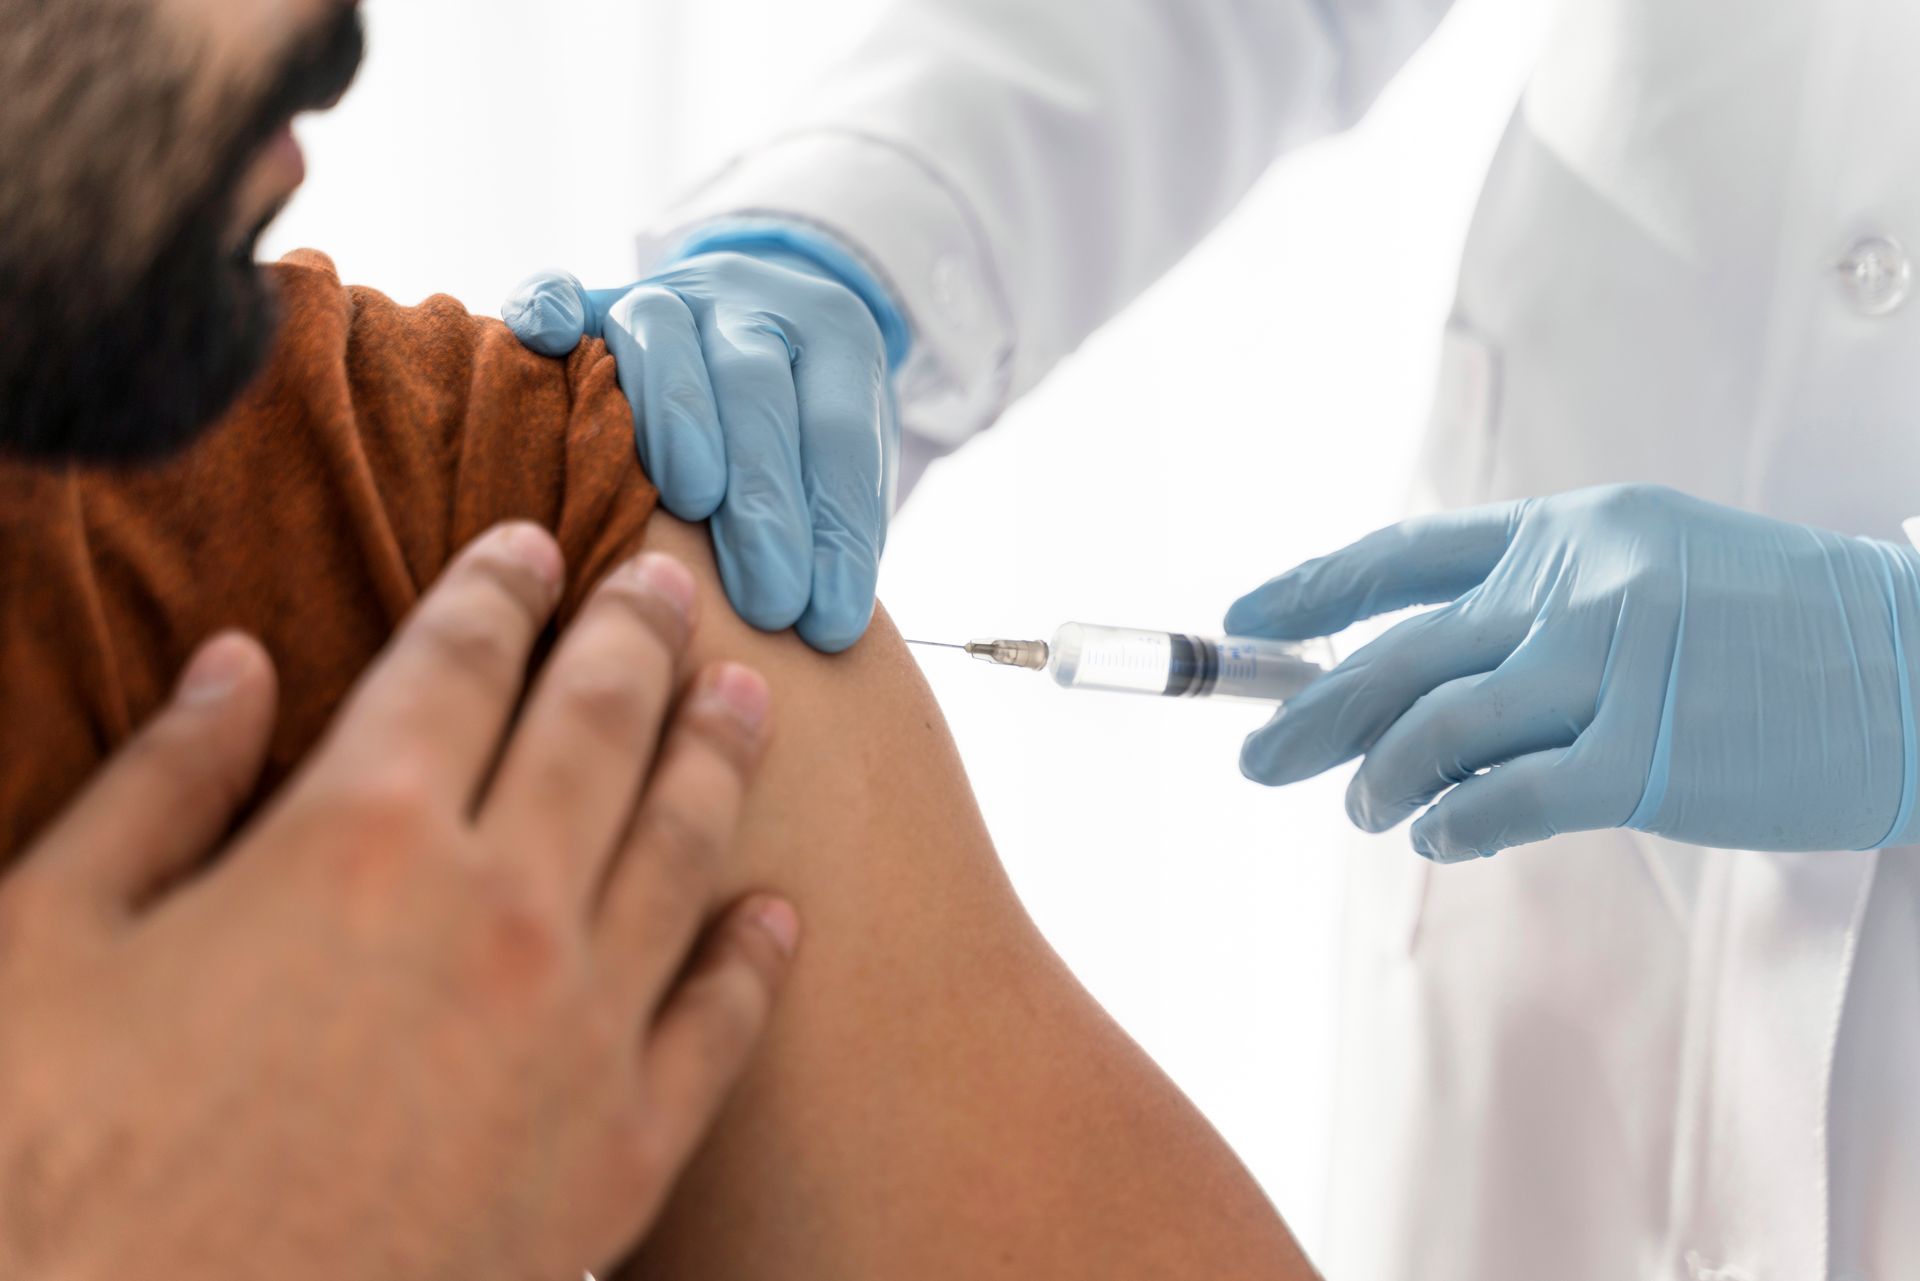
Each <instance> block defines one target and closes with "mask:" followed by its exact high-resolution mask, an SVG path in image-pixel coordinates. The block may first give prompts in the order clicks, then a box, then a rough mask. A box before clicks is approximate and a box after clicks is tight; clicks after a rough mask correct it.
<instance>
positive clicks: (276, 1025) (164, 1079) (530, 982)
mask: <svg viewBox="0 0 1920 1281" xmlns="http://www.w3.org/2000/svg"><path fill="white" fill-rule="evenodd" d="M561 578H562V569H561V562H560V555H559V552H558V550H557V548H555V547H554V545H553V543H552V541H551V540H550V539H549V538H548V537H547V536H546V535H545V534H544V533H542V532H540V531H538V530H536V529H533V528H530V527H526V526H511V527H507V528H504V529H501V530H499V531H496V532H495V533H494V534H492V535H489V536H488V537H487V538H485V539H483V540H481V541H480V542H479V543H477V544H476V545H475V546H474V547H473V548H471V549H469V551H468V552H467V553H466V554H464V555H463V556H462V557H461V558H460V559H459V560H458V561H457V562H456V563H455V565H454V566H453V568H452V569H450V570H449V571H448V572H447V574H446V576H445V578H444V579H443V580H442V581H441V583H440V584H439V586H438V587H436V588H435V589H434V591H433V592H432V593H431V594H430V595H429V596H428V597H427V598H426V599H425V600H424V601H423V602H422V603H421V605H420V607H419V609H418V610H417V612H416V614H415V615H414V617H413V618H412V620H411V621H410V622H409V623H408V624H407V625H406V627H405V628H404V630H403V631H402V633H401V634H400V636H399V637H398V638H397V639H396V640H395V642H394V643H393V645H392V646H391V647H390V649H389V650H388V652H387V654H386V655H385V656H384V658H383V659H382V660H381V661H380V662H379V664H378V665H377V666H376V667H375V668H374V669H373V670H372V671H371V672H370V673H369V675H368V676H367V677H366V678H365V679H364V680H363V682H362V684H361V685H360V687H359V688H358V690H357V691H356V692H355V694H354V696H353V698H352V701H351V703H350V705H349V706H348V708H347V709H346V711H345V712H344V713H343V714H342V716H341V718H340V720H339V721H338V723H337V724H336V725H335V727H334V729H333V731H332V733H331V735H330V737H329V739H328V740H327V742H326V743H325V744H324V745H323V746H322V747H321V748H320V749H319V751H318V752H317V753H316V754H315V755H314V757H313V758H312V759H311V761H310V762H309V764H308V766H307V767H306V768H305V769H304V770H303V772H302V773H301V774H300V776H299V777H298V778H297V779H295V780H294V781H293V782H292V783H291V784H290V785H289V786H288V788H287V789H286V791H285V792H283V793H282V794H281V795H280V796H279V797H278V798H277V799H276V800H275V801H274V802H273V803H272V804H271V805H270V807H269V808H268V809H267V810H266V811H264V812H263V814H262V815H261V816H260V817H259V819H258V820H257V821H255V822H254V823H253V824H252V825H251V826H250V827H249V828H248V829H247V830H246V831H245V832H243V833H242V834H241V835H240V836H239V838H238V839H236V840H235V841H233V842H232V844H231V845H230V846H229V847H228V848H227V850H226V851H225V852H224V853H223V854H222V855H221V857H220V859H219V861H218V862H216V863H214V864H212V865H211V866H210V867H207V868H206V869H205V870H201V871H196V870H195V868H196V866H197V865H198V864H199V863H200V861H201V860H202V858H203V856H204V855H205V854H206V853H207V851H208V850H209V849H211V848H212V847H213V846H215V845H216V844H217V843H218V842H219V841H220V839H221V837H222V834H223V830H224V828H225V826H226V824H227V823H228V821H229V817H230V815H231V814H232V812H233V809H234V807H235V805H236V804H237V803H238V802H239V801H240V799H241V798H242V797H244V796H245V795H246V794H247V792H248V791H249V789H250V787H251V785H252V781H253V779H254V777H255V773H256V771H257V769H258V766H259V762H260V760H261V757H262V754H263V751H264V746H265V743H266V740H267V736H268V731H269V729H270V728H271V724H272V719H273V710H272V709H273V697H274V695H273V679H272V671H271V667H270V665H269V663H268V661H267V659H266V657H265V655H264V654H263V653H262V652H261V651H260V650H259V648H258V647H257V646H255V645H254V644H253V643H252V642H250V641H246V640H243V639H239V638H232V637H229V638H225V639H222V640H218V641H215V642H213V643H212V644H211V645H209V646H208V647H207V648H206V649H205V650H204V651H202V653H201V654H200V655H199V657H198V658H197V659H196V661H195V662H194V664H193V665H192V667H191V668H190V669H189V672H188V674H187V676H186V677H185V679H184V680H183V682H182V684H181V686H180V689H179V691H178V693H177V695H176V697H175V699H174V700H173V702H172V704H171V705H170V706H169V707H168V708H167V709H166V710H165V711H164V712H162V713H161V714H160V716H159V717H158V718H157V719H156V720H155V721H154V723H153V724H152V725H151V726H149V727H148V728H147V729H146V730H145V731H144V732H143V733H142V735H141V736H140V737H139V738H138V739H137V740H136V741H135V742H134V743H133V744H131V745H130V746H129V747H128V748H127V749H126V750H125V751H123V752H122V753H121V754H120V755H119V756H118V757H117V758H116V759H115V760H114V761H113V762H112V763H111V764H110V765H109V766H108V767H107V768H106V770H105V771H104V772H103V773H102V774H101V776H100V777H99V778H98V779H97V780H96V782H95V783H94V785H93V786H92V787H91V788H90V789H89V791H88V792H87V793H85V794H84V795H83V796H82V797H81V799H80V800H79V801H78V802H77V803H76V804H75V805H74V807H73V808H72V809H71V811H70V812H69V813H68V814H67V815H66V816H65V817H64V818H63V819H62V820H60V821H59V822H58V823H57V824H56V825H55V826H54V828H53V829H52V830H51V831H50V832H48V833H47V834H46V835H45V836H44V837H43V838H42V839H41V840H40V842H39V843H38V845H37V846H36V847H35V848H34V849H33V850H32V851H31V852H30V853H29V854H28V856H27V857H26V859H25V861H24V862H23V863H21V864H20V865H19V867H18V868H17V869H16V870H15V872H14V873H13V874H12V875H11V876H9V877H7V878H6V879H5V880H4V881H0V1012H4V1013H0V1276H7V1277H16V1276H17V1277H50V1278H88V1279H91V1278H109V1277H112V1278H120V1277H131V1276H141V1277H155V1278H176V1277H194V1278H197V1279H203V1281H226V1279H227V1278H235V1279H238V1278H252V1277H261V1276H273V1277H278V1278H294V1279H297V1281H305V1279H307V1278H312V1279H313V1281H322V1279H324V1281H375V1279H378V1281H390V1279H391V1278H394V1277H408V1278H456V1277H457V1278H463V1279H467V1278H501V1279H502V1281H506V1279H509V1278H510V1279H511V1281H524V1279H525V1278H530V1277H551V1278H555V1279H556V1281H558V1279H560V1278H565V1277H569V1276H572V1277H577V1276H579V1275H580V1273H581V1271H582V1269H584V1268H597V1267H602V1266H604V1265H606V1264H608V1263H610V1262H613V1261H616V1260H617V1259H619V1258H620V1257H622V1256H623V1255H624V1254H625V1253H626V1252H627V1251H628V1250H629V1249H630V1248H631V1247H632V1246H633V1245H634V1244H635V1242H636V1241H637V1239H638V1238H639V1237H640V1235H641V1233H642V1232H643V1230H644V1229H645V1228H646V1227H647V1225H648V1224H649V1223H650V1222H651V1220H652V1218H653V1216H654V1215H655V1213H656V1211H657V1210H658V1208H659V1206H660V1204H661V1202H662V1199H663V1197H664V1196H665V1194H666V1192H667V1190H668V1188H669V1187H670V1185H671V1183H672V1181H673V1179H674V1177H675V1175H676V1173H677V1171H678V1170H679V1169H680V1167H681V1166H682V1164H683V1163H684V1162H685V1161H686V1159H687V1158H688V1155H689V1153H690V1152H691V1151H692V1149H693V1146H694V1144H695V1143H696V1141H697V1140H698V1139H699V1137H700V1136H701V1134H702V1133H703V1131H704V1129H705V1128H706V1126H707V1124H708V1122H709V1121H710V1120H711V1119H712V1118H713V1116H714V1114H715V1112H716V1110H717V1109H718V1107H719V1105H720V1102H721V1100H722V1097H723V1095H724V1094H725V1092H726V1090H727V1089H728V1087H729V1085H730V1083H731V1082H732V1080H733V1078H734V1077H735V1076H736V1075H737V1074H738V1072H739V1071H740V1069H741V1067H742V1064H743V1062H744V1061H745V1059H746V1056H747V1052H748V1049H749V1048H750V1047H751V1046H752V1045H753V1043H754V1042H755V1040H756V1038H757V1037H758V1035H759V1032H760V1030H761V1028H762V1026H763V1024H764V1022H765V1020H766V1017H767V1014H768V1010H769V1006H770V1003H771V1001H772V999H773V996H774V992H775V989H776V987H777V986H778V984H779V982H780V980H781V977H782V975H783V973H784V971H785V970H786V968H787V961H788V957H789V955H790V954H791V952H792V949H793V946H794V942H795V939H796V931H797V922H796V920H795V917H794V915H793V912H792V910H791V909H790V908H789V907H788V906H786V905H785V904H784V903H781V902H778V901H775V900H772V899H765V898H761V899H755V900H750V901H747V902H744V903H741V904H737V905H735V906H734V907H733V908H732V909H730V910H728V911H727V912H725V913H724V914H723V915H722V916H720V917H719V919H718V921H717V922H710V914H711V912H712V909H713V907H714V904H713V903H712V896H713V885H714V873H715V869H714V867H713V863H714V861H715V860H716V858H717V857H718V855H719V854H721V853H722V852H723V850H724V848H725V847H726V846H727V845H728V843H729V841H730V840H731V838H732V835H733V831H734V825H735V821H736V819H737V817H738V815H739V813H740V809H741V802H742V797H743V795H744V793H745V790H746V788H747V785H748V780H749V778H750V776H751V774H752V773H753V770H754V768H755V765H756V762H757V760H758V757H759V755H760V750H761V743H762V740H763V737H764V730H763V725H764V719H765V712H766V700H767V691H766V686H765V684H764V683H763V682H762V681H761V680H760V679H759V677H757V676H756V675H754V674H753V673H751V672H748V671H746V670H744V669H740V668H736V667H720V668H717V669H714V670H710V671H708V672H706V673H704V674H703V675H702V676H701V677H699V678H698V679H697V680H696V681H695V683H694V686H693V689H692V692H691V693H689V694H688V695H687V696H686V697H685V698H684V700H682V702H681V703H680V705H679V707H678V708H677V710H675V709H671V708H670V702H671V700H672V698H673V688H674V667H675V663H676V660H677V658H678V657H679V655H680V654H681V653H682V650H683V648H684V645H685V642H686V640H687V636H688V632H689V629H690V627H691V626H692V621H693V620H692V617H691V613H692V604H693V582H692V579H691V578H690V576H689V575H688V573H687V571H686V570H685V569H684V568H682V567H681V566H679V565H678V564H676V563H674V562H671V561H668V560H665V559H664V558H660V557H652V558H643V559H642V560H640V561H638V562H636V563H635V564H633V565H630V566H627V567H625V568H623V569H622V570H620V571H618V572H616V573H615V574H614V576H613V577H612V578H611V579H610V580H609V581H608V582H607V583H606V585H605V586H604V587H602V588H601V590H600V591H599V593H598V594H597V595H596V596H595V597H594V598H593V600H592V601H591V602H590V603H589V604H588V605H587V607H586V609H585V611H584V612H583V613H582V615H581V617H580V619H579V621H578V622H577V623H576V624H575V625H574V626H573V627H572V629H571V630H570V631H569V632H568V633H567V635H566V636H565V637H564V638H563V639H562V641H561V644H560V646H559V649H558V650H557V652H556V653H555V656H554V658H553V660H552V662H551V663H550V664H549V665H548V667H547V670H546V672H545V674H544V676H543V677H542V678H541V679H540V681H539V682H538V684H537V685H536V686H535V688H534V689H533V691H532V694H531V696H530V698H529V699H528V700H527V702H526V704H525V707H524V710H522V711H521V712H520V714H519V717H518V721H517V725H515V726H514V727H513V728H512V729H511V731H510V732H509V724H508V723H509V720H510V718H512V717H513V714H514V710H515V708H516V705H517V704H518V702H519V696H520V693H521V687H522V683H523V681H524V678H525V673H526V664H527V659H528V655H529V653H530V651H531V649H532V646H533V643H534V640H535V638H536V636H537V635H538V634H539V633H540V631H541V629H542V627H543V626H544V624H545V622H546V620H547V618H548V616H549V613H550V612H551V610H552V608H553V606H554V603H555V601H556V600H557V598H558V595H559V591H560V585H561ZM670 711H671V713H672V714H671V715H669V713H670ZM663 727H664V734H663Z"/></svg>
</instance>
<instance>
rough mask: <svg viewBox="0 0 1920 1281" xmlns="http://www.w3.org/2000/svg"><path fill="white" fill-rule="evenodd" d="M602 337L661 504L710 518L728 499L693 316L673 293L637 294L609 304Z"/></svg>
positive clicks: (716, 414) (685, 516)
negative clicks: (616, 367)
mask: <svg viewBox="0 0 1920 1281" xmlns="http://www.w3.org/2000/svg"><path fill="white" fill-rule="evenodd" d="M606 339H607V349H608V350H609V351H611V352H612V353H613V358H614V361H615V363H616V364H617V365H618V367H619V370H620V386H621V387H622V388H624V389H625V391H626V393H627V400H628V401H629V402H630V403H631V404H632V406H633V424H634V432H635V440H636V441H637V443H638V445H639V449H640V465H641V466H642V467H644V468H645V469H646V472H647V476H648V478H649V479H651V480H652V481H653V483H654V484H655V485H657V486H659V488H660V501H661V502H662V503H664V504H665V505H666V508H667V510H668V511H670V512H672V513H673V514H674V515H676V516H678V517H679V518H680V519H681V520H688V521H702V520H706V519H708V518H709V517H711V516H712V515H713V513H714V512H715V511H716V510H717V509H718V508H719V506H720V502H721V500H722V499H723V498H725V497H726V494H727V448H726V440H725V438H724V437H722V435H721V433H720V410H719V407H718V405H717V404H716V403H715V401H714V395H713V385H712V383H711V382H710V381H709V379H708V377H707V358H706V354H705V352H704V351H703V350H702V348H701V345H700V330H699V326H698V324H697V323H696V322H695V320H694V318H693V312H692V311H690V310H688V308H687V304H686V303H685V302H684V301H682V299H681V298H680V296H679V295H678V294H676V293H674V292H672V291H671V290H668V289H660V288H654V287H651V286H649V287H643V288H639V289H635V290H632V291H630V292H629V293H627V294H626V295H625V296H624V297H623V298H621V299H620V300H619V301H618V302H616V303H615V304H614V305H613V310H612V311H611V312H610V313H609V314H608V316H607V325H606Z"/></svg>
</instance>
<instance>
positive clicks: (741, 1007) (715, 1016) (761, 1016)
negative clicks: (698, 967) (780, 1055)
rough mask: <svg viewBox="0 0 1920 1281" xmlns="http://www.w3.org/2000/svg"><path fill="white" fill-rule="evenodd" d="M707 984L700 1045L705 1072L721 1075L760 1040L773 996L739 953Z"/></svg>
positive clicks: (744, 1056) (753, 967)
mask: <svg viewBox="0 0 1920 1281" xmlns="http://www.w3.org/2000/svg"><path fill="white" fill-rule="evenodd" d="M730 946H733V947H736V948H738V947H740V946H741V945H740V944H739V943H738V942H735V943H732V944H730ZM707 981H708V983H709V984H710V989H709V992H708V1001H707V1006H706V1015H707V1017H706V1035H705V1036H704V1037H702V1038H701V1044H702V1049H703V1057H704V1058H705V1060H706V1064H707V1068H708V1070H709V1071H711V1072H713V1073H714V1074H715V1075H721V1074H724V1073H727V1072H729V1071H732V1070H733V1069H734V1068H735V1067H737V1066H738V1065H739V1064H740V1063H741V1062H742V1061H743V1060H744V1059H745V1058H746V1057H747V1052H748V1051H749V1050H751V1049H752V1048H753V1046H754V1043H755V1042H756V1041H758V1040H759V1039H760V1032H761V1029H762V1028H764V1027H765V1026H766V1021H767V1012H768V1010H769V1008H770V1007H771V1005H772V993H771V992H770V991H769V989H768V986H767V982H766V980H765V979H764V978H762V977H761V973H760V970H759V969H758V968H757V967H756V966H755V965H754V964H753V963H752V962H751V961H750V960H748V959H747V957H746V956H745V955H744V954H742V953H741V952H739V951H736V952H735V953H734V954H733V955H732V956H731V957H730V958H729V959H728V961H727V962H726V963H724V964H723V965H722V966H721V967H720V968H719V969H717V970H716V971H714V973H713V974H712V975H711V976H710V977H709V979H708V980H707Z"/></svg>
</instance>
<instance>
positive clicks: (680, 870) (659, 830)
mask: <svg viewBox="0 0 1920 1281" xmlns="http://www.w3.org/2000/svg"><path fill="white" fill-rule="evenodd" d="M689 799H691V798H684V797H683V798H676V799H674V800H671V801H668V802H665V803H662V804H654V805H649V806H648V807H647V809H646V811H645V812H644V813H643V814H642V816H641V818H640V826H639V831H638V833H637V835H638V837H639V841H638V844H639V847H640V849H641V851H642V856H643V857H645V858H646V859H647V860H648V861H649V862H650V863H652V864H653V867H654V875H655V877H656V878H657V879H658V881H660V882H662V883H664V884H665V885H668V886H672V887H673V889H672V890H671V891H669V892H670V893H671V894H673V896H674V897H676V898H678V899H684V900H688V901H699V902H704V901H705V900H706V899H707V897H708V895H709V892H710V891H711V890H712V889H714V888H715V886H716V885H717V880H718V871H717V868H716V864H717V863H718V861H719V854H720V851H721V836H720V830H719V826H720V821H721V820H720V818H719V815H717V814H716V813H715V811H714V810H713V809H711V808H708V807H706V806H701V805H697V804H688V803H686V802H687V800H689Z"/></svg>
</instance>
